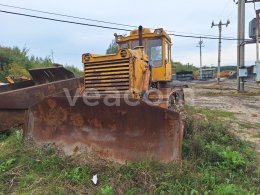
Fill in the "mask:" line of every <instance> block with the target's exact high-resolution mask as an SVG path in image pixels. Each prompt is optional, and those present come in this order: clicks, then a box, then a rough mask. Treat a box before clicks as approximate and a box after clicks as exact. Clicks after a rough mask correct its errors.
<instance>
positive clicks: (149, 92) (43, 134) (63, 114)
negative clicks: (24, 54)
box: [0, 26, 184, 163]
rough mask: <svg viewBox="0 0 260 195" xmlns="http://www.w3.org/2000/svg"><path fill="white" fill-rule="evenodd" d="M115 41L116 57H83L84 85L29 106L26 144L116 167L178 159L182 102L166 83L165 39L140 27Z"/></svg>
mask: <svg viewBox="0 0 260 195" xmlns="http://www.w3.org/2000/svg"><path fill="white" fill-rule="evenodd" d="M115 40H116V43H117V44H118V51H117V52H116V53H114V54H105V55H100V54H90V53H85V54H83V55H82V63H83V65H84V80H83V79H80V80H77V81H78V82H76V83H75V84H73V85H69V82H68V81H67V82H66V85H62V87H63V91H61V90H60V89H61V86H59V85H58V86H59V87H57V89H59V90H58V91H57V92H56V93H55V88H53V89H52V93H47V95H45V96H44V97H43V98H41V99H40V100H39V99H37V101H35V103H34V104H30V105H28V106H27V109H26V112H25V115H24V116H25V119H24V121H25V122H24V128H23V129H24V137H25V139H32V140H34V141H35V142H36V143H38V144H43V145H44V144H55V145H56V146H57V147H59V148H61V149H62V150H63V151H64V152H65V154H67V155H75V154H82V153H83V154H86V155H88V154H92V153H94V154H97V155H98V156H100V157H101V158H104V159H107V160H111V161H114V162H119V163H121V162H126V161H143V160H156V161H163V162H170V161H178V160H181V156H182V137H183V120H182V114H181V112H182V109H181V108H182V105H183V103H184V95H183V89H182V87H181V86H175V85H174V83H173V82H172V67H171V38H170V37H169V36H168V35H167V33H166V32H165V31H164V30H163V29H162V28H160V29H155V30H154V31H152V30H150V29H147V28H142V27H141V26H140V27H139V28H138V29H135V30H132V31H131V32H130V35H125V36H123V35H117V34H115ZM56 82H57V81H56ZM56 82H54V83H50V84H52V85H54V84H55V85H56V86H57V84H56ZM59 82H61V81H59ZM63 82H65V81H63ZM0 100H1V93H0ZM0 108H1V104H0Z"/></svg>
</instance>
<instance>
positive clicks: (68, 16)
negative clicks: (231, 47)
mask: <svg viewBox="0 0 260 195" xmlns="http://www.w3.org/2000/svg"><path fill="white" fill-rule="evenodd" d="M0 6H4V7H9V8H15V9H20V10H26V11H32V12H38V13H44V14H50V15H55V16H62V17H67V18H73V19H79V20H86V21H92V22H99V23H104V24H112V25H117V26H125V27H131V28H138V26H134V25H129V24H122V23H116V22H109V21H104V20H96V19H91V18H84V17H78V16H72V15H67V14H61V13H55V12H49V11H42V10H37V9H30V8H25V7H19V6H14V5H7V4H2V3H0ZM151 29H153V30H154V28H151ZM166 31H167V32H169V33H179V34H189V35H195V36H196V35H198V36H205V37H215V38H217V37H218V36H216V35H207V34H197V33H189V32H179V31H173V30H166ZM196 38H197V37H196ZM225 38H230V39H232V38H234V37H225Z"/></svg>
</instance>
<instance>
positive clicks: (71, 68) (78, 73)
mask: <svg viewBox="0 0 260 195" xmlns="http://www.w3.org/2000/svg"><path fill="white" fill-rule="evenodd" d="M65 68H66V69H68V70H69V71H71V72H73V73H74V75H75V76H76V77H81V76H83V71H81V70H80V69H79V68H77V67H75V66H65Z"/></svg>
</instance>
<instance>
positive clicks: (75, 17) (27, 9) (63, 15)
mask: <svg viewBox="0 0 260 195" xmlns="http://www.w3.org/2000/svg"><path fill="white" fill-rule="evenodd" d="M0 5H1V6H4V7H9V8H15V9H20V10H26V11H32V12H38V13H43V14H50V15H55V16H62V17H67V18H74V19H80V20H87V21H91V22H99V23H104V24H113V25H118V26H126V27H132V28H137V26H133V25H128V24H121V23H116V22H108V21H104V20H96V19H91V18H83V17H78V16H72V15H67V14H60V13H54V12H48V11H42V10H36V9H30V8H25V7H18V6H13V5H7V4H2V3H0Z"/></svg>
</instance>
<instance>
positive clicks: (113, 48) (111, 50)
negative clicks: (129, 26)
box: [106, 39, 118, 54]
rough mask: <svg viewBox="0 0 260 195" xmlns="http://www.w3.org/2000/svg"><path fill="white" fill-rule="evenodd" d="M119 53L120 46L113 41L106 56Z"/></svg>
mask: <svg viewBox="0 0 260 195" xmlns="http://www.w3.org/2000/svg"><path fill="white" fill-rule="evenodd" d="M117 51H118V45H117V43H116V41H115V40H114V39H113V40H112V42H111V43H110V44H109V46H108V48H107V51H106V54H114V53H116V52H117Z"/></svg>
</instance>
